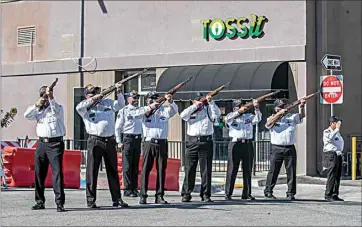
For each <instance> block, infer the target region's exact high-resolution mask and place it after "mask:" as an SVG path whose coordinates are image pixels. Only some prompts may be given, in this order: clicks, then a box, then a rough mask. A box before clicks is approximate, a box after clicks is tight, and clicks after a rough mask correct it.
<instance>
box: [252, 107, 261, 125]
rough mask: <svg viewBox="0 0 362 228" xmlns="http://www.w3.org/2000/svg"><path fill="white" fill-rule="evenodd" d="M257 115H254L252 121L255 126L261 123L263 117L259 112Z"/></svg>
mask: <svg viewBox="0 0 362 228" xmlns="http://www.w3.org/2000/svg"><path fill="white" fill-rule="evenodd" d="M255 112H256V113H255V114H253V119H252V121H251V122H252V123H253V125H255V124H257V123H259V122H260V121H261V117H262V114H261V112H260V111H259V110H257V111H255Z"/></svg>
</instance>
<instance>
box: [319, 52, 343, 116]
mask: <svg viewBox="0 0 362 228" xmlns="http://www.w3.org/2000/svg"><path fill="white" fill-rule="evenodd" d="M321 62H322V65H323V67H324V69H326V70H328V71H329V75H330V76H327V78H326V77H325V76H322V77H321V85H320V86H321V89H322V93H321V95H320V96H321V99H320V100H321V103H322V104H330V105H331V116H334V110H333V104H342V103H343V76H342V75H338V76H339V77H338V76H337V77H336V76H333V71H342V62H341V56H339V55H330V54H326V55H324V56H323V58H322V61H321ZM322 78H323V79H322Z"/></svg>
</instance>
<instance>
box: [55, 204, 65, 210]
mask: <svg viewBox="0 0 362 228" xmlns="http://www.w3.org/2000/svg"><path fill="white" fill-rule="evenodd" d="M64 211H65V209H64V206H63V205H60V204H59V205H57V212H64Z"/></svg>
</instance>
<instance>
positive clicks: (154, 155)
mask: <svg viewBox="0 0 362 228" xmlns="http://www.w3.org/2000/svg"><path fill="white" fill-rule="evenodd" d="M158 98H160V95H159V94H157V93H155V92H149V93H148V94H147V100H146V102H147V105H149V107H150V108H151V109H152V112H154V113H153V114H152V115H151V116H148V117H147V116H146V115H149V113H148V112H151V110H150V111H148V112H147V113H146V115H144V117H143V120H142V128H143V137H144V142H143V156H142V172H141V181H140V185H141V186H140V201H139V203H140V204H147V197H148V195H147V190H148V178H149V175H150V172H151V170H152V167H153V164H154V161H155V160H156V168H157V182H156V194H155V203H156V204H168V202H167V201H166V200H165V199H164V195H165V178H166V168H167V159H168V144H167V136H168V121H169V120H170V119H171V118H172V117H173V116H174V115H175V114H176V113H177V112H178V107H177V105H176V103H175V102H174V101H173V100H172V95H171V94H166V95H165V98H166V102H165V103H164V104H162V105H159V104H158V103H157V99H158ZM145 108H146V107H145Z"/></svg>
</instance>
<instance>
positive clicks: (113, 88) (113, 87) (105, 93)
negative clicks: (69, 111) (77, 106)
mask: <svg viewBox="0 0 362 228" xmlns="http://www.w3.org/2000/svg"><path fill="white" fill-rule="evenodd" d="M147 71H148V69H144V70H143V71H140V72H137V73H135V74H133V75H131V76H129V77H127V78H125V79H122V80H121V81H119V82H117V83H115V84H114V85H111V86H110V87H108V88H106V89H104V90H103V91H102V92H101V93H100V94H101V95H102V99H103V98H104V97H108V96H109V95H110V94H111V93H113V91H116V90H117V85H120V84H124V83H125V82H127V81H129V80H131V79H133V78H135V77H138V76H139V75H141V74H143V73H146V72H147ZM99 102H100V101H94V102H93V103H92V104H91V105H90V106H89V107H88V110H89V109H91V108H92V107H94V106H95V105H97V104H98V103H99Z"/></svg>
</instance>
